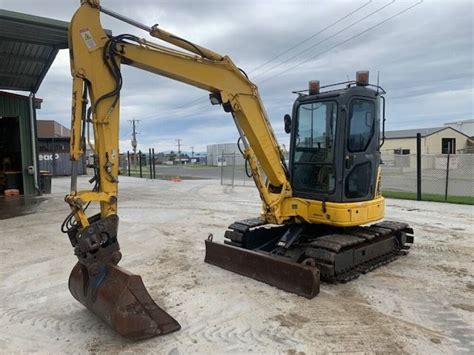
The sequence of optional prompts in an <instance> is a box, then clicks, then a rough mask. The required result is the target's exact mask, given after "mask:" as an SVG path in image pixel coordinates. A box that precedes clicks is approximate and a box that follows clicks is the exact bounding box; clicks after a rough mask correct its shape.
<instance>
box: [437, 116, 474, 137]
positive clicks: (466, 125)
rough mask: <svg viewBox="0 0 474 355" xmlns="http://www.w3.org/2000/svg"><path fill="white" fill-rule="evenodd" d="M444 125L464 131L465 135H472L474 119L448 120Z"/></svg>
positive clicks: (473, 132)
mask: <svg viewBox="0 0 474 355" xmlns="http://www.w3.org/2000/svg"><path fill="white" fill-rule="evenodd" d="M444 125H445V126H449V127H452V128H454V129H455V130H457V131H459V132H461V133H464V134H465V135H466V136H469V137H474V119H472V120H462V121H454V122H448V123H445V124H444Z"/></svg>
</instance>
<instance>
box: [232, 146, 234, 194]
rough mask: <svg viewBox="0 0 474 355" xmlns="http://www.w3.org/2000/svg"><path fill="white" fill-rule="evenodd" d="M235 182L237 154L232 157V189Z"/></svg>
mask: <svg viewBox="0 0 474 355" xmlns="http://www.w3.org/2000/svg"><path fill="white" fill-rule="evenodd" d="M234 180H235V152H234V156H233V157H232V187H234Z"/></svg>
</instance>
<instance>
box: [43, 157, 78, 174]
mask: <svg viewBox="0 0 474 355" xmlns="http://www.w3.org/2000/svg"><path fill="white" fill-rule="evenodd" d="M38 165H39V169H40V171H49V172H50V173H51V174H52V175H53V176H70V175H71V158H70V155H69V153H53V152H39V153H38ZM85 173H86V157H85V156H82V158H81V160H80V162H79V164H78V165H77V174H78V175H84V174H85Z"/></svg>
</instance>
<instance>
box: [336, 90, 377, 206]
mask: <svg viewBox="0 0 474 355" xmlns="http://www.w3.org/2000/svg"><path fill="white" fill-rule="evenodd" d="M347 113H348V114H347V115H346V125H345V126H346V144H345V155H344V161H343V165H344V167H343V170H344V174H343V176H344V181H343V191H342V193H343V201H346V202H354V201H367V200H371V199H373V198H374V195H375V184H376V176H377V169H378V166H379V161H380V152H379V119H378V110H377V101H376V100H375V99H372V98H368V97H359V96H356V97H353V98H352V99H351V100H350V102H349V105H348V112H347Z"/></svg>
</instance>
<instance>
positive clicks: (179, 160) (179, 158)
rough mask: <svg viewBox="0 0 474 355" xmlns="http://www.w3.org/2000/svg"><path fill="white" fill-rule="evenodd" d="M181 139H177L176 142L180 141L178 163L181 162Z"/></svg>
mask: <svg viewBox="0 0 474 355" xmlns="http://www.w3.org/2000/svg"><path fill="white" fill-rule="evenodd" d="M181 141H182V139H180V138H178V139H176V142H178V164H181Z"/></svg>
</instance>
